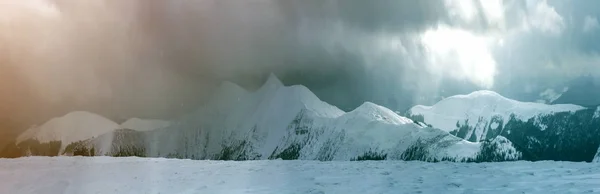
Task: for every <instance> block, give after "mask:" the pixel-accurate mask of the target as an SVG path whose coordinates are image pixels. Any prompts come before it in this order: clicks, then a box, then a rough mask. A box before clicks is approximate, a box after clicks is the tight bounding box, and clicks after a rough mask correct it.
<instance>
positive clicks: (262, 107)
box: [22, 74, 519, 161]
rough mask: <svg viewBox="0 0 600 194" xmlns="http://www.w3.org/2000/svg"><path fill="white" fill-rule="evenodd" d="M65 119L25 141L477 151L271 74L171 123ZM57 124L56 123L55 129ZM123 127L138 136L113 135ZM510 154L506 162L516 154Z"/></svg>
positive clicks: (229, 153)
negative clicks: (334, 102)
mask: <svg viewBox="0 0 600 194" xmlns="http://www.w3.org/2000/svg"><path fill="white" fill-rule="evenodd" d="M69 115H84V116H87V117H92V116H93V114H91V113H85V112H77V113H72V114H69ZM69 115H68V116H65V117H62V118H58V119H54V120H53V121H49V122H48V123H46V124H44V125H43V126H42V127H40V128H35V129H37V130H36V131H28V132H27V133H26V134H23V135H22V136H23V137H28V138H29V137H31V136H32V135H35V138H36V139H43V140H44V141H49V140H62V142H63V144H62V145H63V149H61V153H63V152H62V151H63V150H64V147H65V146H66V145H68V144H69V143H71V142H75V141H80V140H91V141H86V142H91V143H90V144H92V145H93V146H94V147H95V150H96V151H97V152H99V153H101V154H106V153H109V152H113V151H115V150H118V149H120V148H121V147H127V148H132V149H134V148H140V147H141V150H144V152H145V154H144V155H145V156H148V157H176V158H192V159H223V160H256V159H277V158H283V159H286V158H287V159H301V160H352V159H356V158H358V157H361V156H364V155H365V154H371V153H375V154H379V155H382V156H383V155H385V156H386V157H385V159H389V160H401V159H406V157H405V155H404V154H405V151H406V150H408V149H409V148H413V149H415V150H417V151H416V152H418V153H417V156H418V159H426V160H441V159H448V158H450V159H456V160H458V161H461V160H462V159H472V158H474V157H475V156H476V155H477V154H478V153H479V151H480V148H481V144H480V143H470V142H467V141H465V140H462V139H460V138H457V137H455V136H452V135H450V134H449V133H447V132H445V131H442V130H440V129H435V128H430V127H426V126H424V125H420V124H417V123H416V122H414V121H413V120H411V119H408V118H406V117H402V116H400V115H398V114H397V113H394V112H393V111H391V110H389V109H387V108H385V107H382V106H379V105H376V104H373V103H370V102H365V103H364V104H362V105H361V106H359V107H358V108H356V109H355V110H353V111H350V112H344V111H342V110H340V109H338V108H337V107H335V106H331V105H329V104H327V103H325V102H323V101H321V100H320V99H319V98H318V97H317V96H316V95H315V94H313V93H312V92H311V91H310V90H309V89H308V88H306V87H304V86H300V85H295V86H284V85H283V84H282V83H281V81H279V79H277V77H275V76H274V75H273V74H271V75H270V76H269V78H268V80H267V81H266V82H265V84H264V85H263V86H262V87H261V88H259V89H258V90H256V91H253V92H249V91H246V90H245V89H243V88H241V87H239V86H238V85H235V84H233V83H231V82H225V83H223V84H222V85H221V87H220V88H218V90H217V91H216V92H215V93H214V94H213V96H212V98H211V100H210V101H209V102H208V103H207V104H205V105H203V106H202V107H200V108H199V109H197V110H196V111H194V112H193V113H191V114H189V115H186V116H183V117H181V118H178V119H175V120H173V121H169V122H167V121H157V120H141V119H135V118H134V119H130V120H128V121H127V122H125V123H123V124H122V125H121V126H117V125H116V124H115V123H114V122H111V121H108V120H107V119H104V118H102V117H100V116H97V115H95V116H93V117H92V118H87V119H83V120H82V119H81V118H80V117H82V116H69ZM90 115H92V116H90ZM56 120H58V121H60V122H59V123H60V125H57V126H55V125H53V124H52V123H54V122H57V121H56ZM102 122H103V123H107V124H102ZM121 128H126V129H132V130H136V131H139V133H135V131H133V132H132V131H119V132H115V130H116V129H121ZM73 134H75V135H73ZM98 135H100V136H98ZM92 137H95V138H92ZM90 138H92V139H90ZM22 140H23V138H22ZM502 145H508V144H506V143H503V144H502ZM415 146H418V147H415ZM512 154H513V155H511V156H508V157H509V158H517V156H518V155H519V153H517V152H513V153H512ZM403 155H404V156H403Z"/></svg>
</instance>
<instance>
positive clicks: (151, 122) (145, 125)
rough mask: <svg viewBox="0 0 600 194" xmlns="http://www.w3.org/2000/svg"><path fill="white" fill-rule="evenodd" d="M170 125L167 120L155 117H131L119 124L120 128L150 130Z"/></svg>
mask: <svg viewBox="0 0 600 194" xmlns="http://www.w3.org/2000/svg"><path fill="white" fill-rule="evenodd" d="M169 125H171V123H170V122H169V121H164V120H157V119H140V118H131V119H128V120H127V121H125V122H123V123H122V124H121V127H120V128H122V129H133V130H136V131H151V130H155V129H161V128H165V127H168V126H169Z"/></svg>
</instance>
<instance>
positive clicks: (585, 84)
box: [552, 76, 600, 107]
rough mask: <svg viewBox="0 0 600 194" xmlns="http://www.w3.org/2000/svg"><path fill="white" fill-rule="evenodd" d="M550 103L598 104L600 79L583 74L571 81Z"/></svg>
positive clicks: (588, 105)
mask: <svg viewBox="0 0 600 194" xmlns="http://www.w3.org/2000/svg"><path fill="white" fill-rule="evenodd" d="M552 104H577V105H581V106H586V107H594V106H598V105H600V80H595V79H594V77H591V76H584V77H580V78H578V79H575V80H573V81H571V83H570V85H569V90H568V91H566V92H565V93H563V94H562V96H560V97H559V98H558V99H556V100H555V101H553V102H552Z"/></svg>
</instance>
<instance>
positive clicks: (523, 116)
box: [409, 92, 600, 162]
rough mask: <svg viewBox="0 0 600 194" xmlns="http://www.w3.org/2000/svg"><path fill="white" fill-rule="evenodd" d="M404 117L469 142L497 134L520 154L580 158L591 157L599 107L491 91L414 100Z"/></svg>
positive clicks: (599, 139)
mask: <svg viewBox="0 0 600 194" xmlns="http://www.w3.org/2000/svg"><path fill="white" fill-rule="evenodd" d="M409 117H411V118H414V119H415V120H419V121H423V122H425V123H426V124H429V125H432V126H433V127H439V128H441V129H443V130H445V131H449V132H450V134H452V135H454V136H457V137H459V138H462V139H465V140H468V141H470V142H480V141H487V140H490V139H494V138H496V137H499V136H502V137H506V138H507V139H508V140H510V142H512V144H513V146H514V147H515V148H516V149H517V150H518V151H520V152H522V153H523V158H522V159H524V160H531V161H539V160H557V161H586V162H591V161H593V160H598V159H595V158H597V151H598V148H599V146H600V109H598V108H597V107H594V108H585V107H581V106H576V105H565V104H561V105H546V104H541V103H525V102H519V101H514V100H511V99H507V98H504V97H502V96H500V95H498V94H496V93H489V92H476V93H473V94H470V95H465V96H455V97H451V98H447V99H446V100H443V101H441V102H439V103H437V104H436V105H434V106H431V107H427V106H415V107H414V108H413V109H411V112H409Z"/></svg>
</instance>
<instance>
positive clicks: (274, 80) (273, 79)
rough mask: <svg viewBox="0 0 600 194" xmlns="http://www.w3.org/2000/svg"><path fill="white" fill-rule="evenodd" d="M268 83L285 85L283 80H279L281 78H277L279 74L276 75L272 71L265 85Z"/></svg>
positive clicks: (278, 85)
mask: <svg viewBox="0 0 600 194" xmlns="http://www.w3.org/2000/svg"><path fill="white" fill-rule="evenodd" d="M268 85H273V86H277V87H280V86H283V83H282V82H281V80H279V78H277V76H275V74H273V73H270V74H269V78H268V79H267V81H266V82H265V86H268Z"/></svg>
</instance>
